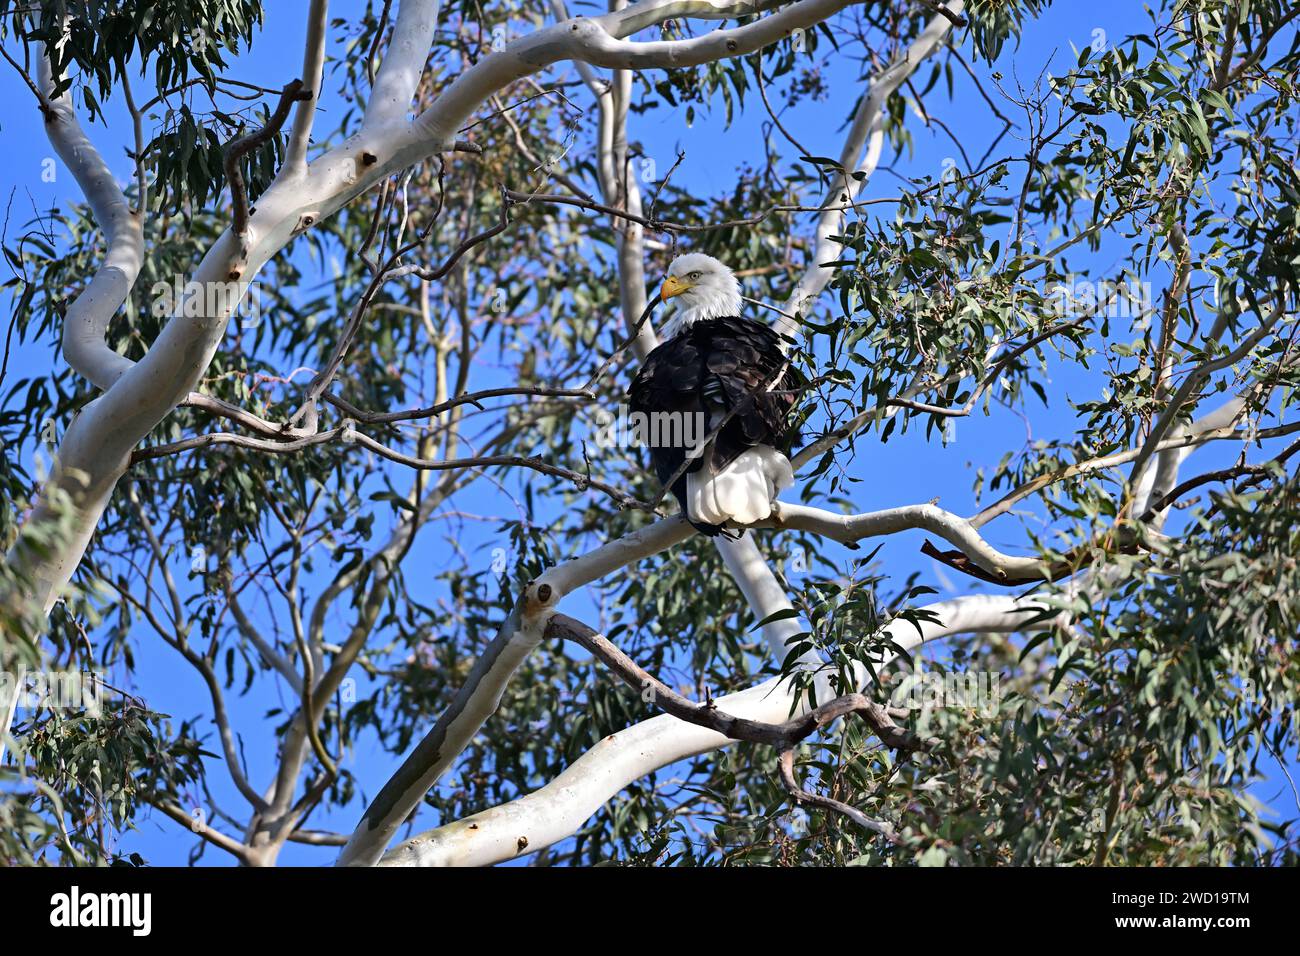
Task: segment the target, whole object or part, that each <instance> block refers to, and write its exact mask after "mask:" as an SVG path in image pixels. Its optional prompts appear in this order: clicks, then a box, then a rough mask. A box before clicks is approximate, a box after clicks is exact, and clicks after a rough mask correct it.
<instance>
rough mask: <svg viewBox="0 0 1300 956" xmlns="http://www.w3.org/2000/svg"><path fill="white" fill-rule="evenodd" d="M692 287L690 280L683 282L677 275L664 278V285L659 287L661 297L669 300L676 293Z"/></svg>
mask: <svg viewBox="0 0 1300 956" xmlns="http://www.w3.org/2000/svg"><path fill="white" fill-rule="evenodd" d="M690 287H691V284H690V283H689V282H683V281H682V280H681V279H679V278H677V276H669V277H668V278H666V279H664V284H663V286H662V287H661V288H660V289H659V298H661V299H663V300H664V301H665V302H667V301H668V300H669V299H671V298H672V297H673V296H675V295H681V294H682V293H683V292H685V291H686V290H687V289H689V288H690Z"/></svg>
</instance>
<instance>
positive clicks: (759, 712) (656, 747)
mask: <svg viewBox="0 0 1300 956" xmlns="http://www.w3.org/2000/svg"><path fill="white" fill-rule="evenodd" d="M925 610H927V611H930V612H932V613H934V614H935V615H937V617H938V618H939V620H938V621H921V622H919V626H920V632H919V633H918V631H917V628H916V627H913V626H912V624H911V623H910V622H902V621H899V622H896V623H894V624H891V625H890V626H889V627H887V628H886V631H887V633H888V634H889V635H890V637H891V639H892V640H893V641H894V642H895V643H897V644H898V645H899V646H901V647H903V648H904V649H906V650H911V649H912V648H914V647H917V646H918V645H920V644H922V643H924V642H926V641H932V640H935V639H937V638H942V637H947V636H950V635H953V634H961V633H967V632H1010V631H1015V630H1018V629H1020V622H1022V621H1023V620H1024V616H1025V615H1029V614H1033V615H1037V614H1040V613H1041V611H1042V607H1041V606H1040V605H1037V604H1034V603H1033V602H1031V601H1027V600H1025V599H1017V598H1013V597H1009V596H1001V595H998V596H993V595H971V596H968V597H962V598H957V599H955V600H952V601H942V602H938V603H936V604H931V605H927V606H926V608H925ZM888 662H889V659H887V660H886V661H884V662H883V663H882V664H881V665H878V666H879V667H883V666H885V665H886V664H888ZM856 676H857V678H858V682H859V686H864V685H865V684H866V681H867V675H866V673H865V668H863V669H862V672H861V673H859V674H857V675H856ZM716 703H717V706H718V708H719V709H721V710H723V711H725V712H726V713H728V714H731V715H733V716H736V717H745V718H748V719H750V720H757V721H763V722H767V723H780V722H782V721H784V720H786V719H788V718H789V717H790V716H792V715H791V712H790V708H791V703H792V700H791V693H790V691H789V688H788V685H787V684H786V683H785V682H783V681H782V680H781V679H780V678H773V679H772V680H769V681H766V682H764V683H762V684H759V685H758V686H756V687H751V688H750V689H749V690H745V691H741V692H739V693H736V694H729V695H727V696H725V697H720V698H718V699H717V701H716ZM802 711H803V708H800V709H799V710H796V711H795V713H796V714H798V713H802ZM732 743H735V741H733V740H731V739H730V738H728V737H724V736H723V735H722V734H719V733H717V732H716V731H712V730H706V729H704V728H702V727H699V726H696V725H694V724H688V723H684V722H683V721H681V720H678V719H677V718H676V717H671V716H668V715H666V714H665V715H661V716H658V717H652V718H650V719H648V720H645V721H642V722H641V723H639V724H635V725H633V726H632V727H629V728H628V729H627V730H622V731H619V732H618V733H616V734H612V735H611V736H609V737H606V738H605V739H604V740H602V741H601V742H600V743H598V744H597V745H596V746H595V747H593V748H592V749H591V750H589V751H587V753H585V754H583V755H582V756H581V757H580V758H578V760H577V761H575V762H574V764H573V765H572V766H570V767H569V768H568V769H567V770H565V771H564V772H563V773H562V774H560V775H559V776H558V777H556V778H555V779H554V780H553V781H551V782H550V783H548V784H546V786H544V787H542V788H541V789H539V790H536V791H534V792H533V793H530V794H528V795H527V796H524V797H521V798H519V799H518V800H514V801H512V802H510V803H506V804H503V805H501V806H498V807H494V808H493V809H491V810H486V811H484V812H482V813H477V814H475V815H473V816H470V817H466V818H465V819H463V820H458V821H456V822H454V823H449V824H446V825H445V826H441V827H437V828H435V829H432V830H427V831H425V832H423V833H421V834H419V835H417V836H415V837H412V838H411V839H409V840H407V841H406V842H404V843H401V844H399V845H398V846H396V847H394V848H393V849H392V850H391V851H390V852H389V853H387V854H385V855H384V857H383V860H382V861H381V865H384V866H486V865H491V864H494V863H500V862H503V861H505V860H511V859H514V858H516V857H518V856H520V855H521V854H524V853H532V852H535V851H537V850H540V849H542V848H544V847H546V846H549V845H551V844H553V843H557V842H559V841H561V840H563V839H565V838H567V837H569V836H572V835H573V834H574V833H575V832H577V830H578V829H579V828H581V826H582V825H583V823H584V822H585V821H586V820H587V818H588V817H590V816H591V815H592V814H593V813H595V812H596V811H597V810H598V809H600V807H601V806H603V805H604V804H605V803H606V802H608V801H609V800H610V799H611V798H612V797H613V796H615V795H616V794H617V793H618V792H619V791H620V790H622V789H623V788H624V787H626V786H628V785H629V784H630V783H632V782H633V781H634V780H637V779H639V778H640V777H643V776H645V775H646V774H648V773H651V772H653V771H655V770H658V769H659V768H661V767H665V766H668V765H669V764H672V763H675V762H676V761H678V760H684V759H686V758H688V757H693V756H695V755H697V754H702V753H706V752H708V751H710V750H716V749H718V748H720V747H726V746H729V745H730V744H732Z"/></svg>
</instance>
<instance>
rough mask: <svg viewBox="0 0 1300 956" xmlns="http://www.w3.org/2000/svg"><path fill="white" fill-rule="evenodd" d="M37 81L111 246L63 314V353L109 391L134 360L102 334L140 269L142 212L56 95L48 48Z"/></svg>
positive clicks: (53, 137)
mask: <svg viewBox="0 0 1300 956" xmlns="http://www.w3.org/2000/svg"><path fill="white" fill-rule="evenodd" d="M37 85H38V87H39V89H40V92H41V96H42V97H43V99H44V102H43V103H42V106H41V109H42V112H43V113H44V114H45V134H46V135H47V136H48V137H49V139H50V145H52V146H53V147H54V151H55V152H56V153H58V155H59V158H60V159H61V160H63V164H64V165H65V166H67V167H68V169H69V170H70V171H71V172H72V175H73V177H74V178H75V179H76V180H77V185H78V186H80V187H81V191H82V193H83V194H85V197H86V201H87V202H88V203H89V204H90V209H91V212H93V213H94V216H95V221H96V222H97V223H98V224H99V228H100V229H102V230H103V231H104V243H105V246H106V247H107V252H106V254H105V255H104V261H103V262H102V263H100V266H99V268H98V269H97V270H95V274H94V276H93V277H92V278H91V280H90V283H89V284H88V285H87V286H86V288H85V289H84V290H83V291H82V292H81V294H80V295H78V296H77V298H76V299H75V300H73V302H72V304H71V305H69V306H68V309H67V314H66V315H65V316H64V318H63V357H64V358H65V359H66V360H67V362H68V364H69V365H70V366H72V368H73V369H74V370H75V371H76V372H77V373H78V374H79V375H81V376H83V377H84V378H86V379H87V380H88V381H89V382H90V383H91V384H92V385H94V386H96V387H97V388H100V389H104V390H107V389H109V388H111V387H112V386H113V384H114V383H115V382H116V381H117V380H118V379H119V378H120V377H121V376H122V375H123V374H124V373H125V372H126V371H127V370H129V369H130V368H131V366H132V364H133V363H132V362H131V360H130V359H128V358H126V357H125V356H122V355H118V354H117V353H116V352H114V351H113V350H112V349H110V348H109V347H108V344H107V343H106V342H105V341H104V337H105V335H106V334H107V332H108V324H109V322H110V321H112V318H113V316H114V314H115V313H116V312H117V310H118V309H119V308H121V307H122V303H124V302H125V301H126V298H127V296H128V295H130V293H131V287H132V286H133V285H135V280H136V277H137V276H138V275H139V274H140V266H141V264H142V263H143V261H144V230H143V228H142V226H141V223H142V215H141V214H137V213H135V212H132V210H131V206H130V204H129V203H128V202H127V199H126V195H125V194H124V193H123V192H122V190H121V188H120V187H119V186H118V184H117V180H116V179H114V178H113V174H112V172H111V171H110V170H109V168H108V164H107V163H105V162H104V158H103V157H102V156H101V155H100V153H99V150H97V149H96V148H95V145H94V144H93V143H92V142H91V141H90V138H89V137H88V136H86V134H85V131H84V130H82V128H81V124H80V122H78V120H77V114H76V112H75V110H74V109H73V106H72V99H71V97H70V96H69V93H70V92H71V91H70V89H69V90H65V91H64V92H63V93H61V94H60V95H59V96H57V97H56V96H54V95H53V94H54V79H53V76H52V72H51V67H50V60H49V57H48V56H46V55H45V54H44V53H42V54H41V56H40V58H39V60H38V66H37Z"/></svg>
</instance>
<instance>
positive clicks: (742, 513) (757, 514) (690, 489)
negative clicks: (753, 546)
mask: <svg viewBox="0 0 1300 956" xmlns="http://www.w3.org/2000/svg"><path fill="white" fill-rule="evenodd" d="M792 484H794V471H793V470H792V469H791V468H790V459H788V458H786V457H785V455H783V454H781V453H780V452H779V451H777V450H776V449H775V448H770V447H768V446H767V445H756V446H754V447H753V448H751V449H749V450H748V451H746V452H743V453H742V454H741V455H740V457H738V458H737V459H736V460H735V461H733V462H732V463H731V464H730V465H728V466H727V467H726V468H723V469H722V470H721V471H719V472H717V473H716V474H713V475H709V474H705V469H703V468H701V469H700V470H699V471H697V472H693V473H690V474H688V475H687V476H686V504H687V511H688V512H689V514H690V517H691V518H692V519H693V520H695V521H699V522H701V523H704V524H723V523H724V522H727V521H734V522H736V524H753V523H754V522H755V521H762V520H763V519H764V518H767V517H769V516H770V515H771V514H772V501H773V500H774V499H775V498H776V496H777V495H778V494H779V493H780V492H781V491H782V489H785V488H788V487H790V485H792Z"/></svg>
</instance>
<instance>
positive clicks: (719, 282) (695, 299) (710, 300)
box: [660, 252, 740, 339]
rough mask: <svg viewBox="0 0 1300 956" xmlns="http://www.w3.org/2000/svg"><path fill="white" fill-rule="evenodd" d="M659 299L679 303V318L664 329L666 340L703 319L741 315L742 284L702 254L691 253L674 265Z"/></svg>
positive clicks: (728, 271)
mask: <svg viewBox="0 0 1300 956" xmlns="http://www.w3.org/2000/svg"><path fill="white" fill-rule="evenodd" d="M660 295H661V297H662V298H663V300H664V301H665V302H667V301H668V300H669V299H673V298H676V299H677V300H678V304H677V314H676V315H674V316H673V318H672V320H671V321H669V322H668V324H667V325H665V326H664V329H663V337H664V338H665V339H671V338H672V337H673V336H675V335H677V334H678V333H679V332H682V331H684V330H685V329H686V327H687V326H689V325H690V324H691V323H692V322H698V321H700V320H701V319H716V318H719V317H721V316H724V315H740V283H739V282H738V281H737V280H736V277H735V275H734V274H732V271H731V270H730V269H728V268H727V267H726V266H724V265H723V264H722V263H721V262H719V261H718V260H717V259H715V258H713V256H706V255H705V254H704V253H702V252H688V253H686V254H685V255H682V256H678V257H677V258H676V259H674V260H673V261H672V264H671V265H669V266H668V275H667V276H666V277H665V278H664V284H663V288H662V290H661V292H660Z"/></svg>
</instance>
